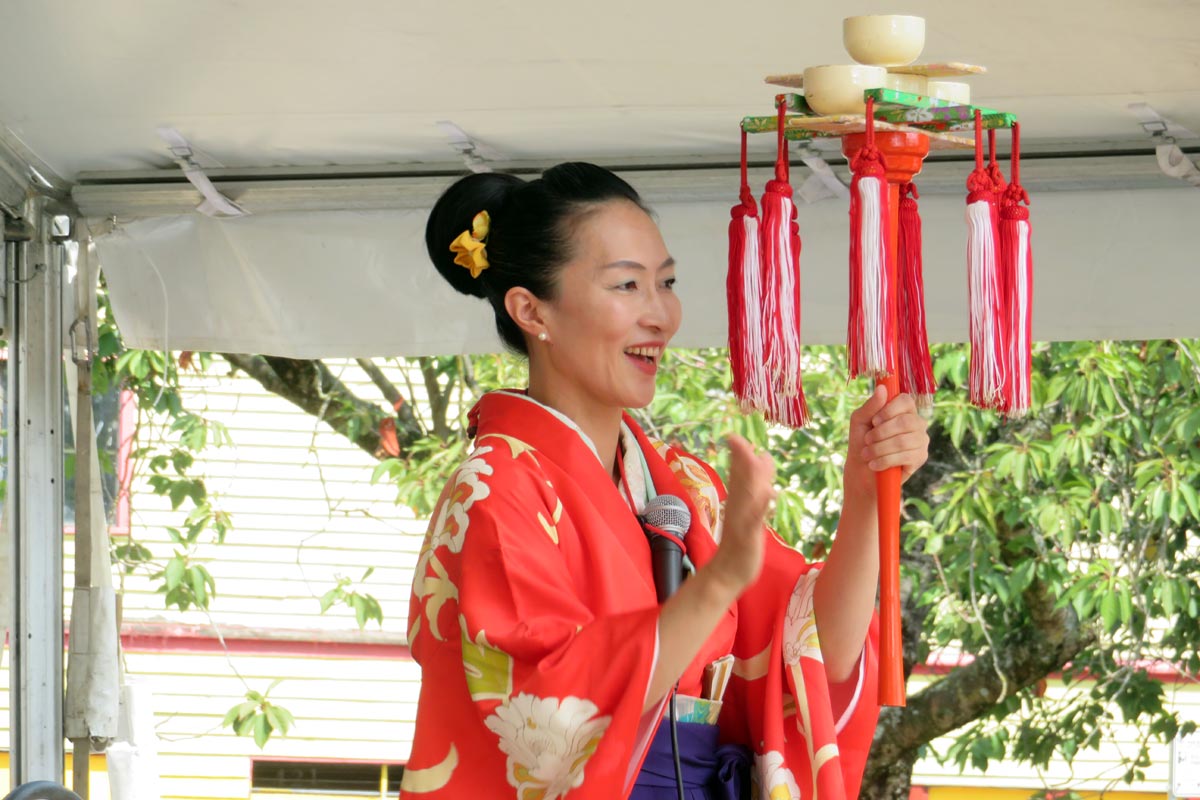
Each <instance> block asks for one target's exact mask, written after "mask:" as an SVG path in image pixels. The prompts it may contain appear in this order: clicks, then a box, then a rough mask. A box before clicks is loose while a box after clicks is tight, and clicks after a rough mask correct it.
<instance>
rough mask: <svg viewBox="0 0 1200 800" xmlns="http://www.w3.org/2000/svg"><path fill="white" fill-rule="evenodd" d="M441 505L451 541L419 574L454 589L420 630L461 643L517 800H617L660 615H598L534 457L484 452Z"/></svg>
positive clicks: (470, 682) (473, 691)
mask: <svg viewBox="0 0 1200 800" xmlns="http://www.w3.org/2000/svg"><path fill="white" fill-rule="evenodd" d="M444 505H445V507H444V508H443V509H442V515H444V516H445V517H446V524H447V526H448V529H449V530H452V531H453V533H452V534H451V535H449V536H447V537H443V538H444V539H446V546H445V547H444V548H439V549H438V550H436V551H435V552H434V557H435V560H436V566H435V565H434V564H433V563H432V562H431V563H430V564H429V565H428V566H427V567H426V569H425V573H424V574H425V576H426V583H428V582H429V581H430V580H433V581H435V582H445V587H444V588H442V589H441V593H442V595H443V596H445V597H446V601H445V602H443V603H442V604H441V605H440V607H438V608H435V609H432V610H431V609H430V608H429V606H428V605H427V604H426V606H425V608H426V614H425V617H426V619H427V620H428V624H430V625H431V626H432V628H436V629H437V631H438V632H439V634H440V635H441V636H443V637H446V638H449V637H451V636H453V637H454V638H455V639H458V640H459V642H460V644H461V649H462V669H463V677H464V679H465V681H466V688H467V691H468V692H469V694H470V698H471V701H472V703H473V705H474V707H475V709H476V711H477V712H478V723H479V725H481V726H483V727H484V728H486V729H487V731H490V734H491V737H490V741H493V742H494V743H495V746H496V747H498V748H499V749H500V750H501V751H503V752H504V754H505V755H506V756H507V772H508V780H509V783H510V784H511V785H512V786H514V787H515V788H516V789H517V796H518V797H523V796H525V794H524V791H525V790H526V789H529V790H530V791H535V790H545V789H549V790H553V789H554V788H558V789H561V790H562V791H563V792H565V791H566V790H568V789H569V790H571V797H573V798H592V797H596V798H600V797H604V798H608V797H617V796H621V793H622V791H623V788H624V786H623V784H624V778H625V776H626V774H627V771H628V767H629V762H630V759H631V757H632V748H633V742H634V739H635V732H636V730H637V726H638V721H639V719H640V718H641V716H642V706H643V704H644V702H645V698H646V692H647V687H648V685H649V680H650V674H651V671H652V668H653V662H654V659H655V655H656V652H655V651H656V647H657V641H658V607H657V606H649V607H646V608H641V609H636V610H631V611H628V612H625V613H618V614H611V615H597V614H594V613H593V612H592V611H591V610H589V607H588V606H587V605H586V604H585V603H584V602H583V601H582V600H581V598H580V596H579V591H578V589H577V587H576V584H575V580H574V578H573V576H572V574H571V570H570V569H569V565H568V564H567V562H566V560H565V559H564V556H563V553H562V551H561V550H560V548H559V544H558V533H557V526H558V525H559V524H560V522H562V517H563V514H564V511H563V507H562V504H561V502H559V500H558V498H557V497H556V496H555V493H554V490H553V489H552V487H550V485H549V484H548V482H547V480H546V478H545V476H544V474H543V473H542V472H541V471H540V469H539V467H538V465H537V461H536V457H535V454H534V453H533V452H532V451H525V452H522V453H512V454H510V453H509V450H508V448H507V447H505V446H503V445H500V446H497V447H494V448H493V447H480V448H478V449H477V451H476V454H475V455H474V456H473V457H472V459H470V460H469V461H468V462H467V463H466V464H464V466H463V467H462V468H460V470H459V473H458V474H457V476H456V478H455V481H454V485H453V486H452V488H451V489H450V491H449V496H448V498H447V500H446V501H445V503H444ZM439 522H440V520H439ZM420 574H421V573H418V575H420ZM427 594H432V593H431V592H427ZM432 628H431V629H432ZM550 796H557V795H556V794H554V792H553V791H550Z"/></svg>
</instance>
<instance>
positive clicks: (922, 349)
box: [897, 183, 937, 408]
mask: <svg viewBox="0 0 1200 800" xmlns="http://www.w3.org/2000/svg"><path fill="white" fill-rule="evenodd" d="M919 197H920V195H919V194H918V193H917V187H916V186H914V185H913V184H911V183H905V184H903V185H902V186H901V187H900V210H899V217H900V235H899V236H898V237H897V239H898V246H899V247H898V249H899V255H898V257H899V259H900V264H899V269H898V270H897V274H898V277H899V281H900V298H899V302H900V319H899V332H900V391H902V392H906V393H908V394H911V395H913V397H914V398H916V401H917V407H918V408H931V407H932V406H933V395H934V392H935V391H936V390H937V384H936V382H935V381H934V379H933V363H932V361H931V360H930V357H929V335H928V333H927V332H926V327H925V278H924V275H923V274H922V273H923V272H924V266H923V264H922V258H921V212H920V210H919V209H918V208H917V199H918V198H919Z"/></svg>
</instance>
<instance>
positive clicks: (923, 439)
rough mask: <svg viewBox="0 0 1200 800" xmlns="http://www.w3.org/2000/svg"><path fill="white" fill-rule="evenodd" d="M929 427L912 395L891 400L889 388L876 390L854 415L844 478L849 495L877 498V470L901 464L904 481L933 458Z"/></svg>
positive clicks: (877, 388) (851, 418)
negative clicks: (888, 396)
mask: <svg viewBox="0 0 1200 800" xmlns="http://www.w3.org/2000/svg"><path fill="white" fill-rule="evenodd" d="M928 427H929V423H927V422H926V421H925V420H924V418H922V417H921V415H920V414H918V413H917V404H916V402H915V401H914V400H913V397H912V395H910V394H900V395H896V397H894V398H893V399H892V400H891V402H888V399H887V390H886V389H885V388H884V387H882V386H879V387H876V389H875V393H874V394H872V395H871V396H870V397H869V398H867V401H866V402H865V403H863V404H862V405H861V406H860V407H859V408H858V410H857V411H855V412H854V413H853V414H851V415H850V445H849V447H848V449H847V452H846V469H845V474H844V477H843V482H844V484H845V486H844V488H845V490H846V495H847V496H848V497H849V496H850V495H857V496H863V497H873V496H874V494H875V473H876V472H880V471H882V470H885V469H888V468H889V467H900V470H901V472H900V474H901V476H902V477H903V479H904V480H908V479H909V477H910V476H911V475H912V474H913V473H914V472H916V471H917V470H918V469H920V467H921V465H922V464H924V463H925V460H926V459H927V458H928V457H929V434H928V433H926V428H928Z"/></svg>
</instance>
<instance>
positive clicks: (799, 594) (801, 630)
mask: <svg viewBox="0 0 1200 800" xmlns="http://www.w3.org/2000/svg"><path fill="white" fill-rule="evenodd" d="M820 574H821V572H820V570H815V569H814V570H809V571H808V572H806V573H804V574H803V575H801V576H800V580H798V581H796V588H795V589H794V590H793V591H792V599H791V600H790V601H788V607H787V614H786V616H785V617H784V620H783V662H784V663H785V664H788V665H789V666H791V665H794V664H799V663H800V659H801V658H802V657H805V658H811V659H813V660H815V661H820V662H821V663H824V659H823V658H822V657H821V642H820V640H819V638H818V637H817V616H816V614H815V613H814V612H813V596H814V594H815V592H816V588H817V576H818V575H820Z"/></svg>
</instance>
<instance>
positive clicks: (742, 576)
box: [711, 435, 775, 593]
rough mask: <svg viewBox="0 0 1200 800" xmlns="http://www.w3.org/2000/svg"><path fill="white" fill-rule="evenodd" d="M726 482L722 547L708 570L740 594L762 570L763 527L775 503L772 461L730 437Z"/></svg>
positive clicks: (737, 438) (745, 443) (749, 445)
mask: <svg viewBox="0 0 1200 800" xmlns="http://www.w3.org/2000/svg"><path fill="white" fill-rule="evenodd" d="M728 443H729V455H730V466H729V480H728V481H727V483H726V488H727V490H728V494H727V496H726V500H725V522H724V526H723V533H722V534H721V545H720V547H719V548H718V549H717V553H716V555H715V556H713V559H712V562H711V566H712V567H713V568H714V569H716V570H717V571H718V573H719V575H720V576H721V578H722V579H723V580H724V581H726V582H727V583H728V584H729V585H730V587H731V588H733V589H734V590H735V591H737V592H739V593H740V592H741V591H742V590H743V589H745V588H746V587H747V586H749V585H750V584H751V583H753V582H754V580H755V579H756V578H757V577H758V573H759V572H760V571H761V570H762V560H763V548H764V540H765V537H764V535H763V524H764V522H765V521H766V517H767V514H768V511H769V509H770V506H771V503H772V501H774V499H775V460H774V459H773V458H771V456H770V454H769V453H757V452H755V449H754V446H753V445H751V444H750V443H749V442H747V441H746V440H745V439H743V438H742V437H740V436H733V435H731V436H729V438H728Z"/></svg>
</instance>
